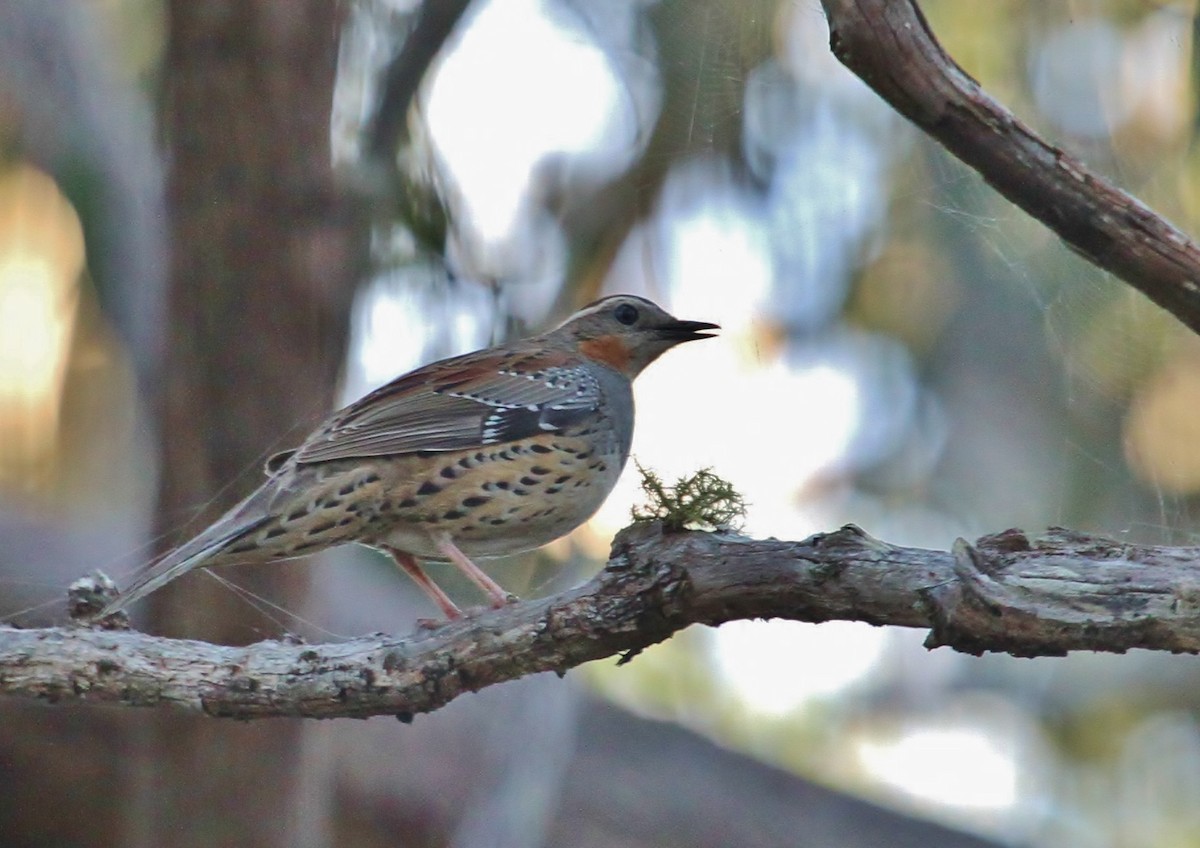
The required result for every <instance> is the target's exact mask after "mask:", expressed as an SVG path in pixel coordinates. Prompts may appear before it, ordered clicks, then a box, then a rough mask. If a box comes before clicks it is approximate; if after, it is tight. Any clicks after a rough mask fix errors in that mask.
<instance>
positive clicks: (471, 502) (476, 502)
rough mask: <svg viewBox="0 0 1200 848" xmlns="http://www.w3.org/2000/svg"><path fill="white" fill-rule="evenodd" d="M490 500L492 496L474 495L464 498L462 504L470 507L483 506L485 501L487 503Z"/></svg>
mask: <svg viewBox="0 0 1200 848" xmlns="http://www.w3.org/2000/svg"><path fill="white" fill-rule="evenodd" d="M490 500H491V498H485V497H482V496H480V495H472V496H471V497H469V498H463V502H462V505H463V506H465V507H468V508H470V507H475V506H483V505H484V504H485V503H487V502H488V501H490Z"/></svg>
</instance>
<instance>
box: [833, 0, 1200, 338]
mask: <svg viewBox="0 0 1200 848" xmlns="http://www.w3.org/2000/svg"><path fill="white" fill-rule="evenodd" d="M822 6H824V8H825V14H826V16H827V17H828V19H829V29H830V41H831V46H832V48H833V52H834V54H835V55H836V56H837V57H838V59H840V60H841V62H842V63H843V64H844V65H846V67H847V68H849V69H850V70H851V71H853V72H854V73H855V74H856V75H857V76H859V77H860V78H861V79H862V80H863V81H864V82H865V83H866V84H867V85H869V86H871V88H873V89H874V90H875V92H876V93H877V94H879V96H880V97H882V98H883V99H884V100H886V101H887V102H888V103H889V104H890V105H891V106H892V107H893V108H894V109H895V110H896V111H898V112H899V113H900V114H902V115H904V116H905V117H906V118H908V119H909V120H910V121H912V122H913V123H914V124H916V125H917V126H918V127H920V128H921V129H922V130H924V131H925V132H926V133H928V134H929V135H930V136H931V137H933V138H934V139H935V140H936V141H937V142H939V143H940V144H941V145H942V146H943V147H945V148H946V149H947V150H949V151H950V152H951V153H953V154H954V155H955V156H957V157H958V158H959V159H961V160H962V161H963V162H965V163H966V164H967V165H969V166H971V167H972V168H974V169H975V170H976V171H978V172H979V174H980V175H981V176H982V177H983V178H984V179H985V180H986V181H987V182H988V183H989V184H991V186H992V187H993V188H995V189H996V190H997V191H998V192H1000V193H1001V194H1002V195H1004V196H1005V197H1006V198H1008V199H1009V200H1010V201H1012V202H1013V203H1015V204H1016V205H1017V206H1019V207H1021V208H1022V209H1024V210H1025V211H1026V212H1028V213H1029V214H1030V215H1032V216H1033V217H1034V218H1037V219H1038V220H1039V221H1041V222H1042V223H1043V224H1045V225H1046V226H1047V227H1049V228H1050V229H1051V230H1053V231H1054V232H1055V233H1056V234H1058V236H1059V237H1060V238H1061V239H1062V240H1063V241H1064V242H1066V243H1067V244H1068V245H1070V246H1071V247H1072V248H1073V249H1074V250H1076V251H1077V252H1079V253H1080V254H1081V255H1082V256H1084V257H1085V258H1086V259H1088V260H1089V261H1091V262H1093V263H1095V264H1096V265H1098V266H1099V267H1101V268H1103V269H1104V270H1106V271H1109V272H1111V273H1113V274H1115V275H1116V276H1118V277H1120V278H1121V279H1123V280H1125V282H1127V283H1129V284H1130V285H1132V286H1134V287H1135V288H1137V289H1139V290H1140V291H1142V292H1143V293H1144V294H1146V295H1147V296H1148V297H1149V298H1150V299H1151V300H1153V301H1154V302H1155V303H1157V304H1158V305H1159V306H1161V307H1163V308H1164V309H1166V310H1167V311H1169V312H1170V313H1171V314H1173V315H1174V316H1175V317H1176V318H1178V319H1179V320H1180V321H1182V322H1183V323H1184V324H1186V325H1187V326H1188V327H1190V328H1191V329H1192V330H1193V331H1196V332H1200V247H1198V246H1197V245H1196V243H1195V242H1194V241H1192V240H1191V239H1189V238H1188V237H1187V236H1186V235H1184V234H1183V233H1182V232H1180V231H1179V230H1178V229H1177V228H1175V227H1174V226H1172V225H1171V223H1170V222H1168V221H1167V220H1165V219H1164V218H1162V217H1161V216H1159V215H1157V214H1156V213H1155V212H1154V211H1153V210H1151V209H1149V208H1147V207H1146V206H1144V205H1143V204H1142V203H1141V202H1140V201H1138V200H1137V198H1135V197H1132V196H1130V195H1129V194H1127V193H1125V192H1124V191H1121V190H1120V189H1118V188H1116V187H1115V186H1114V185H1112V183H1110V182H1109V181H1108V180H1106V179H1105V178H1104V177H1102V176H1100V175H1099V174H1097V173H1095V172H1094V171H1092V170H1091V169H1089V168H1088V167H1087V166H1086V165H1084V164H1083V162H1081V161H1080V160H1079V159H1077V158H1075V157H1074V156H1072V155H1070V154H1069V153H1067V152H1066V151H1064V150H1062V149H1060V148H1058V147H1055V146H1054V145H1052V144H1050V143H1049V142H1047V141H1046V140H1044V139H1043V138H1041V137H1040V136H1039V135H1038V134H1037V133H1036V132H1034V131H1033V130H1032V129H1031V128H1030V127H1029V126H1028V125H1026V124H1024V123H1022V122H1021V121H1020V120H1019V119H1018V118H1017V117H1016V116H1015V115H1013V113H1012V112H1010V111H1008V110H1007V109H1005V108H1004V106H1002V105H1001V104H1000V103H998V102H997V101H995V100H993V99H992V98H991V97H989V96H988V94H987V93H986V92H985V91H983V89H982V88H980V86H979V84H978V83H977V82H976V81H975V80H973V79H972V78H971V77H970V75H969V74H967V72H966V71H964V70H963V69H962V68H961V67H959V66H958V65H957V64H956V63H955V62H954V60H953V59H952V58H950V56H949V55H947V54H946V52H945V51H944V50H943V49H942V47H941V45H940V44H938V41H937V38H936V37H935V36H934V34H933V32H932V30H931V29H930V28H929V25H928V24H927V23H926V21H925V18H924V16H923V15H922V13H921V10H920V7H919V6H918V5H917V3H916V0H822Z"/></svg>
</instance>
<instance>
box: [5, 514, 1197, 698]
mask: <svg viewBox="0 0 1200 848" xmlns="http://www.w3.org/2000/svg"><path fill="white" fill-rule="evenodd" d="M1198 553H1200V551H1198V550H1197V549H1195V548H1177V547H1154V546H1137V545H1127V544H1123V543H1121V542H1117V541H1113V540H1110V539H1103V538H1099V537H1092V536H1084V535H1081V534H1078V533H1074V532H1072V531H1069V530H1062V529H1052V530H1050V531H1048V532H1047V533H1046V534H1044V535H1042V536H1040V537H1036V538H1031V537H1029V536H1027V535H1025V534H1024V533H1022V532H1020V531H1018V530H1010V531H1007V532H1005V533H1001V534H998V535H994V536H985V537H983V538H982V539H980V540H978V541H977V542H976V543H975V544H974V545H972V544H968V543H967V542H966V541H964V540H961V539H960V540H959V541H958V542H957V543H956V544H955V545H954V548H953V550H952V551H937V550H927V549H921V548H905V547H899V546H896V545H890V544H888V543H886V542H882V541H880V540H878V539H874V538H872V537H870V536H868V535H867V534H866V533H864V532H863V531H862V530H860V529H858V528H857V527H854V526H853V525H848V526H846V527H844V528H842V529H841V530H838V531H837V532H834V533H827V534H820V535H816V536H813V537H811V538H809V539H805V540H804V541H800V542H786V541H778V540H755V539H748V538H744V537H740V536H730V535H721V534H714V533H699V532H688V533H676V534H664V533H662V531H661V528H659V527H658V525H636V526H634V527H632V528H629V529H626V530H625V531H623V532H622V533H621V534H620V535H619V536H618V537H617V539H616V541H615V542H614V544H613V551H612V557H611V559H610V560H609V562H608V564H607V566H606V567H605V569H604V570H603V571H602V572H601V573H600V574H598V575H597V576H596V577H595V578H593V579H592V580H591V581H590V582H588V583H587V584H585V585H583V586H581V587H579V588H577V589H573V590H571V591H568V592H565V593H563V594H560V595H557V596H555V597H552V598H545V599H541V600H533V601H525V602H522V603H518V604H514V605H511V606H509V607H506V608H505V609H501V610H488V611H486V612H481V613H479V614H478V615H476V616H474V617H472V618H469V619H467V620H465V621H462V622H458V623H454V624H448V625H445V626H443V627H442V628H440V629H438V630H436V631H433V632H418V633H417V634H416V635H414V636H411V637H408V638H397V637H392V636H369V637H363V638H359V639H352V640H349V641H346V642H342V643H337V644H325V645H305V644H296V643H292V642H279V641H267V642H259V643H257V644H254V645H250V646H245V647H226V646H220V645H213V644H210V643H206V642H196V641H187V640H175V639H163V638H159V637H153V636H146V635H143V634H140V633H133V632H112V631H104V630H89V629H84V628H58V629H47V630H12V629H0V691H2V692H5V693H8V694H14V695H26V696H33V697H37V698H43V699H47V700H51V701H59V700H64V699H85V700H89V701H104V702H117V703H122V704H126V705H130V706H173V707H177V708H180V709H183V710H186V711H190V712H195V713H203V714H207V715H210V716H221V717H227V718H238V719H250V718H265V717H271V716H305V717H311V718H334V717H339V716H350V717H355V718H363V717H366V716H373V715H389V714H390V715H395V716H397V717H399V718H400V719H402V720H409V719H411V718H412V716H414V715H415V714H417V713H425V712H430V711H433V710H436V709H438V708H439V707H442V706H444V705H445V704H447V703H449V702H450V701H452V700H454V699H455V698H457V697H458V696H459V695H461V694H463V693H465V692H471V691H476V690H479V689H482V688H484V687H486V686H491V685H493V684H496V683H501V682H503V681H506V680H514V679H516V678H519V677H523V676H525V675H528V674H534V673H537V672H542V671H554V672H557V673H559V674H565V673H566V672H567V670H569V669H571V668H573V667H575V666H577V665H580V664H581V663H584V662H588V661H591V660H597V659H603V658H605V657H610V656H614V655H621V661H622V662H625V661H628V660H630V659H632V658H633V657H634V656H636V654H637V653H638V651H640V650H642V649H643V648H646V647H648V646H650V645H653V644H655V643H657V642H661V641H662V640H664V639H666V638H667V637H668V636H670V635H671V634H672V633H675V632H676V631H678V630H681V629H683V628H685V627H688V626H690V625H692V624H708V625H717V624H721V623H722V622H725V621H731V620H734V619H742V618H788V619H794V620H798V621H810V622H820V621H828V620H831V619H844V620H853V621H865V622H869V623H871V624H877V625H883V624H892V625H899V626H903V627H923V628H929V630H930V633H929V638H928V639H927V642H926V644H927V645H928V646H929V647H931V648H933V647H938V646H949V647H951V648H954V649H955V650H959V651H965V652H968V653H973V654H979V653H982V652H985V651H1000V652H1006V653H1010V654H1014V655H1016V656H1030V657H1032V656H1059V655H1062V654H1066V653H1067V652H1068V651H1113V652H1118V653H1120V652H1124V651H1127V650H1129V649H1130V648H1146V649H1150V650H1162V651H1172V652H1182V653H1197V652H1200V569H1198V568H1197V567H1196V565H1195V563H1196V559H1197V555H1198Z"/></svg>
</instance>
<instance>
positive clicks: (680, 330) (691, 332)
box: [655, 321, 721, 343]
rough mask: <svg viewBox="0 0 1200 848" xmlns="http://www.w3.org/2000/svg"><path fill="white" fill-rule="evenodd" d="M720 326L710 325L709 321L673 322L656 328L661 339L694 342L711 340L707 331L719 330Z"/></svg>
mask: <svg viewBox="0 0 1200 848" xmlns="http://www.w3.org/2000/svg"><path fill="white" fill-rule="evenodd" d="M719 329H721V325H720V324H710V323H708V322H707V321H671V322H670V323H667V324H663V325H662V326H660V327H657V328H655V330H656V332H657V333H658V335H659V337H660V338H663V339H666V340H668V341H672V342H676V343H679V342H694V341H695V340H696V339H711V338H712V336H711V335H709V334H708V333H706V332H705V330H719Z"/></svg>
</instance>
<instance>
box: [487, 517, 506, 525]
mask: <svg viewBox="0 0 1200 848" xmlns="http://www.w3.org/2000/svg"><path fill="white" fill-rule="evenodd" d="M507 523H508V519H507V518H492V519H489V520H488V524H490V525H492V526H493V527H499V526H500V525H501V524H507Z"/></svg>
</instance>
